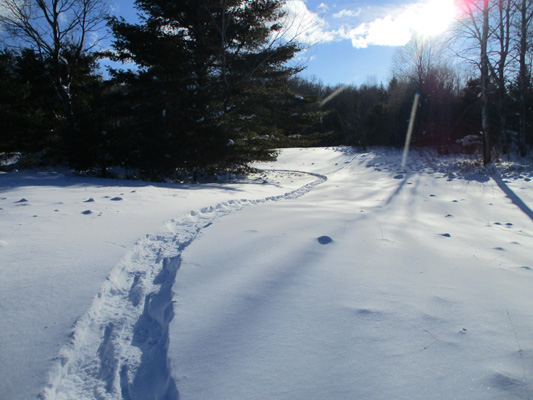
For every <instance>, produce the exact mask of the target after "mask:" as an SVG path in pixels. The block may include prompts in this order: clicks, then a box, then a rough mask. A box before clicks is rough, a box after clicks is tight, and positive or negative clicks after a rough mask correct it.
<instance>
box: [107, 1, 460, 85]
mask: <svg viewBox="0 0 533 400" xmlns="http://www.w3.org/2000/svg"><path fill="white" fill-rule="evenodd" d="M111 1H112V7H113V9H114V12H115V14H117V15H121V16H123V17H124V18H126V19H127V20H131V18H132V17H133V16H134V15H135V11H134V10H133V6H132V4H133V1H131V0H111ZM453 4H454V0H287V2H286V7H287V10H288V15H287V18H288V19H289V21H290V22H291V23H290V26H291V27H292V28H291V29H290V30H289V31H288V32H286V34H287V36H289V37H295V38H296V40H299V41H300V42H303V43H304V44H305V45H306V46H308V49H307V50H306V51H304V52H303V53H301V54H300V55H299V62H301V63H302V64H304V65H306V66H307V68H306V69H305V71H304V72H302V73H301V75H302V76H303V77H306V78H316V79H318V80H320V81H322V82H323V83H325V84H328V85H335V84H341V83H342V84H356V85H360V84H362V83H365V82H367V81H377V82H378V83H379V82H383V83H385V84H386V83H387V82H388V81H389V79H390V77H391V63H392V58H393V55H394V53H395V52H396V50H397V49H398V47H400V46H403V45H405V44H406V43H407V42H408V41H409V39H410V37H411V34H412V33H413V32H415V31H416V32H418V33H421V34H427V35H431V34H437V33H439V32H441V31H443V30H444V29H445V28H446V27H447V25H448V24H449V23H451V21H452V19H453V17H454V14H453V13H454V10H455V9H454V6H453ZM295 27H298V28H297V29H296V28H295Z"/></svg>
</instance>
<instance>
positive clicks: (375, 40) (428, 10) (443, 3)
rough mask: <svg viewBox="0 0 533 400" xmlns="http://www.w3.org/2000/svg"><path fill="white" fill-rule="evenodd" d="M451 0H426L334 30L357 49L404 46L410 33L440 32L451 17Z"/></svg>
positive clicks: (428, 33)
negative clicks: (372, 46) (374, 46)
mask: <svg viewBox="0 0 533 400" xmlns="http://www.w3.org/2000/svg"><path fill="white" fill-rule="evenodd" d="M453 2H454V0H427V1H425V2H423V3H421V2H418V3H411V4H407V5H405V6H404V7H402V8H395V9H390V10H388V11H387V12H386V14H385V16H384V17H379V18H375V19H374V20H372V21H369V22H364V23H361V24H359V25H358V26H356V27H349V26H347V25H345V26H343V27H342V28H340V29H339V30H338V31H336V34H337V35H338V36H339V37H340V38H343V39H349V40H351V41H352V45H353V46H354V47H356V48H365V47H368V46H371V45H378V46H403V45H405V44H407V43H408V42H409V40H411V37H412V34H413V32H418V33H420V34H423V35H424V34H425V35H433V34H436V33H439V32H442V31H443V30H445V29H446V27H447V26H448V24H449V23H450V22H451V21H452V20H453V18H454V13H455V8H454V5H453Z"/></svg>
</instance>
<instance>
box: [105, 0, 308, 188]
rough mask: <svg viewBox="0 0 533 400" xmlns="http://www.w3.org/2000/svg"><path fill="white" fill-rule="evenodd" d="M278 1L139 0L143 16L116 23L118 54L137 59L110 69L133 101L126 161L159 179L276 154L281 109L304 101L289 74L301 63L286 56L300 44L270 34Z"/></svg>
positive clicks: (125, 124)
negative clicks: (125, 68) (133, 67)
mask: <svg viewBox="0 0 533 400" xmlns="http://www.w3.org/2000/svg"><path fill="white" fill-rule="evenodd" d="M282 3H283V2H282V1H281V0H255V1H245V0H182V1H174V0H137V1H136V3H135V4H136V7H137V9H138V10H139V11H140V13H141V23H140V24H138V25H134V24H129V23H127V22H126V21H124V20H123V19H117V18H114V19H112V20H111V21H110V26H111V28H112V30H113V33H114V36H115V42H114V50H115V53H114V54H115V56H114V57H115V59H116V60H120V61H133V62H134V63H135V64H137V66H138V69H137V70H136V71H131V70H130V71H126V72H124V71H115V72H114V74H115V79H116V80H117V81H118V82H120V83H121V84H122V88H121V90H122V92H123V96H122V98H123V100H125V101H126V102H127V104H128V107H125V108H124V109H123V110H122V112H123V115H122V116H119V117H118V118H117V123H116V124H115V126H116V127H119V126H120V127H119V129H117V130H115V131H114V135H115V136H116V139H117V140H120V139H119V137H121V136H122V135H126V136H127V137H128V139H127V140H125V141H126V142H128V143H130V144H131V146H130V151H129V156H128V159H129V163H130V165H135V164H137V166H141V167H142V169H143V170H144V173H145V174H146V175H150V177H152V178H153V177H156V176H157V175H160V174H164V175H168V174H172V172H173V171H175V170H176V169H186V170H189V171H197V170H204V171H205V170H212V171H215V170H218V169H236V168H239V167H243V166H245V165H246V164H247V163H248V162H250V161H254V160H268V159H272V158H273V157H274V156H275V152H274V151H273V150H272V148H273V146H276V143H278V145H279V141H280V137H281V136H283V135H284V134H285V133H286V131H284V129H282V127H281V126H280V124H281V122H282V120H283V113H284V112H285V113H287V112H289V110H290V106H292V105H296V104H297V102H298V99H297V98H296V97H295V96H294V95H291V94H290V90H289V86H288V79H289V78H290V77H291V76H293V75H294V74H296V73H297V72H298V71H299V69H298V68H290V67H287V66H286V63H287V61H289V60H291V59H292V58H293V57H294V55H295V54H296V53H297V52H298V51H299V50H300V47H299V45H298V44H297V43H296V42H291V41H285V42H283V41H281V40H277V41H275V40H273V37H274V36H275V35H276V34H277V33H279V31H280V30H281V28H282V27H281V26H280V25H279V24H278V23H277V21H278V20H279V19H280V17H281V16H282V14H283V12H282V8H281V7H282ZM286 101H289V103H291V104H290V105H289V104H281V105H280V103H284V102H286ZM281 107H284V108H283V112H282V110H281ZM278 121H279V123H278ZM276 139H277V140H276Z"/></svg>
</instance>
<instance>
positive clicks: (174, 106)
mask: <svg viewBox="0 0 533 400" xmlns="http://www.w3.org/2000/svg"><path fill="white" fill-rule="evenodd" d="M102 1H103V0H83V1H82V0H39V1H35V0H30V1H27V2H20V1H18V0H2V5H3V6H4V9H5V10H8V12H3V13H1V14H0V24H1V26H2V31H1V32H2V34H4V35H5V38H7V39H6V40H7V41H6V43H8V44H9V47H7V46H6V47H5V48H4V49H3V50H0V120H1V123H2V130H1V136H0V157H9V156H10V155H13V154H17V155H21V156H22V157H21V162H23V163H26V164H27V165H31V164H33V165H38V164H66V165H68V166H70V167H73V168H75V169H77V170H80V171H98V172H99V173H100V174H102V175H106V173H107V172H108V171H110V170H111V169H113V168H117V167H119V168H121V169H122V170H123V171H129V174H131V175H132V176H136V177H142V178H147V179H164V178H169V177H170V178H173V177H177V176H179V175H181V176H183V175H184V174H189V175H191V176H193V177H196V176H197V175H198V173H215V172H217V171H221V170H232V171H239V170H241V171H242V170H246V169H247V166H248V165H249V163H250V162H252V161H258V160H272V159H273V158H275V155H276V151H275V149H276V148H280V147H285V146H307V145H340V144H344V145H353V146H375V145H381V146H403V144H404V141H405V135H406V131H407V126H408V124H409V117H410V113H411V112H410V111H411V107H412V103H413V98H414V95H415V93H419V94H420V103H419V105H418V109H417V118H416V123H415V129H414V134H413V144H414V145H418V146H433V147H435V148H438V149H439V150H440V151H442V152H453V151H465V149H466V150H467V151H479V152H481V151H483V154H484V162H485V163H487V162H490V160H491V158H492V155H493V153H494V151H497V152H499V153H507V152H512V151H519V152H520V153H522V154H523V155H524V154H526V152H527V151H528V150H529V149H530V148H531V146H532V145H533V132H532V127H531V123H530V121H531V120H532V117H533V115H532V112H533V111H532V110H533V89H532V88H533V82H532V79H531V64H530V63H529V62H526V60H528V59H530V58H531V56H532V55H533V52H532V49H531V46H528V43H530V39H531V32H530V31H531V29H530V24H531V21H532V20H533V5H532V4H531V2H529V1H526V0H507V1H499V0H498V1H496V0H490V1H489V0H486V1H484V2H483V3H481V2H465V4H464V6H465V7H467V9H466V10H465V16H466V18H465V19H464V20H461V21H459V25H458V27H456V28H455V31H454V35H453V36H454V37H455V43H457V39H458V38H460V39H461V40H462V42H461V45H460V48H461V49H463V50H462V51H463V54H462V59H467V60H469V61H470V63H471V65H473V66H474V68H473V69H472V70H470V71H471V72H470V74H469V75H466V76H467V77H466V78H465V75H464V74H460V73H459V72H458V71H459V69H458V66H457V65H456V64H454V63H453V62H452V61H451V60H455V59H457V57H456V55H455V54H454V53H449V52H448V50H449V46H448V44H449V43H444V42H443V41H440V42H439V41H438V40H436V39H422V38H419V37H416V36H415V37H413V39H412V40H411V41H410V42H409V44H408V45H406V46H405V47H404V48H402V49H400V50H399V51H398V55H397V59H396V62H395V66H394V73H393V76H394V77H393V78H392V79H391V80H390V82H386V83H381V84H377V83H375V84H365V85H361V86H359V87H356V86H345V85H341V86H338V87H328V86H325V85H323V84H321V83H320V82H316V81H307V80H303V79H301V78H298V73H299V72H301V71H302V68H301V67H299V66H294V65H295V64H294V62H292V63H291V61H292V60H293V58H294V56H295V55H296V54H298V53H299V52H300V51H301V50H302V46H301V45H300V44H299V43H298V42H297V41H296V40H293V39H291V38H287V37H286V33H287V29H286V27H285V26H284V22H283V21H286V23H288V24H289V25H290V23H291V21H287V20H286V19H285V20H284V12H283V7H282V6H283V4H284V1H283V0H256V1H245V0H223V1H220V0H181V1H174V0H136V1H135V6H136V8H137V10H138V11H139V15H140V20H139V22H138V23H135V24H133V23H129V22H126V21H125V20H124V19H122V18H118V17H111V18H110V17H108V16H107V13H106V12H105V7H104V3H103V2H102ZM478 3H479V4H478ZM104 25H107V28H108V30H109V32H110V33H111V37H112V39H113V41H112V46H111V48H110V49H109V50H108V51H106V52H96V51H94V49H95V45H96V42H94V41H91V39H90V38H94V37H95V35H97V34H99V33H100V32H102V29H103V26H104ZM465 49H466V50H465ZM457 52H458V51H456V53H457ZM450 54H452V55H450ZM104 57H106V58H109V59H111V60H113V61H116V62H122V63H124V65H132V67H131V69H125V68H120V69H110V70H109V71H108V75H107V76H106V78H105V79H104V78H103V77H102V76H101V75H100V74H99V73H98V68H97V67H98V61H99V59H101V58H104ZM528 57H529V58H528ZM291 65H292V66H291ZM354 68H357V66H356V65H354Z"/></svg>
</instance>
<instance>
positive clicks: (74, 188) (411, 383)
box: [0, 148, 533, 400]
mask: <svg viewBox="0 0 533 400" xmlns="http://www.w3.org/2000/svg"><path fill="white" fill-rule="evenodd" d="M400 159H401V153H400V152H394V151H386V150H380V151H373V152H370V153H355V152H352V151H350V150H348V149H345V148H341V149H287V150H284V151H283V152H282V153H281V155H280V157H279V159H278V161H277V162H275V163H267V164H263V165H259V167H260V168H263V169H265V170H276V171H275V172H274V171H270V172H265V173H263V174H258V175H255V176H252V177H250V178H249V179H242V180H240V181H237V182H233V183H224V184H216V185H181V186H176V185H170V184H160V185H155V184H148V183H138V182H137V183H135V182H129V181H109V180H97V179H89V178H78V177H71V176H63V175H61V174H55V173H50V172H48V173H10V174H2V175H0V218H1V221H2V224H0V273H1V275H0V315H1V319H0V376H1V378H0V398H2V399H3V398H5V399H14V400H17V399H31V398H35V397H36V396H37V394H39V393H41V396H42V397H44V398H45V399H120V398H122V399H148V398H161V399H177V398H178V396H179V398H180V399H185V400H186V399H215V398H216V399H245V398H250V399H273V398H275V399H291V400H292V399H314V398H331V399H389V398H390V399H415V398H421V399H452V398H453V399H465V400H466V399H529V398H532V397H533V337H532V336H531V332H533V307H531V305H532V304H533V290H531V288H532V287H533V213H532V211H531V209H532V208H533V183H532V182H531V179H532V178H533V170H532V169H531V168H528V167H524V168H522V169H517V168H515V166H512V167H509V168H504V169H503V170H501V171H500V172H497V171H496V170H494V171H492V172H493V173H492V176H491V177H489V176H486V175H482V174H479V173H477V172H475V171H469V170H468V169H465V168H464V165H461V164H460V163H458V162H457V160H455V159H454V158H441V157H439V158H437V157H429V156H428V155H417V154H415V153H411V155H410V159H409V163H408V166H407V167H406V168H405V169H401V168H400V166H399V163H400ZM290 171H297V172H290ZM304 172H306V173H304ZM95 295H96V296H95Z"/></svg>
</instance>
